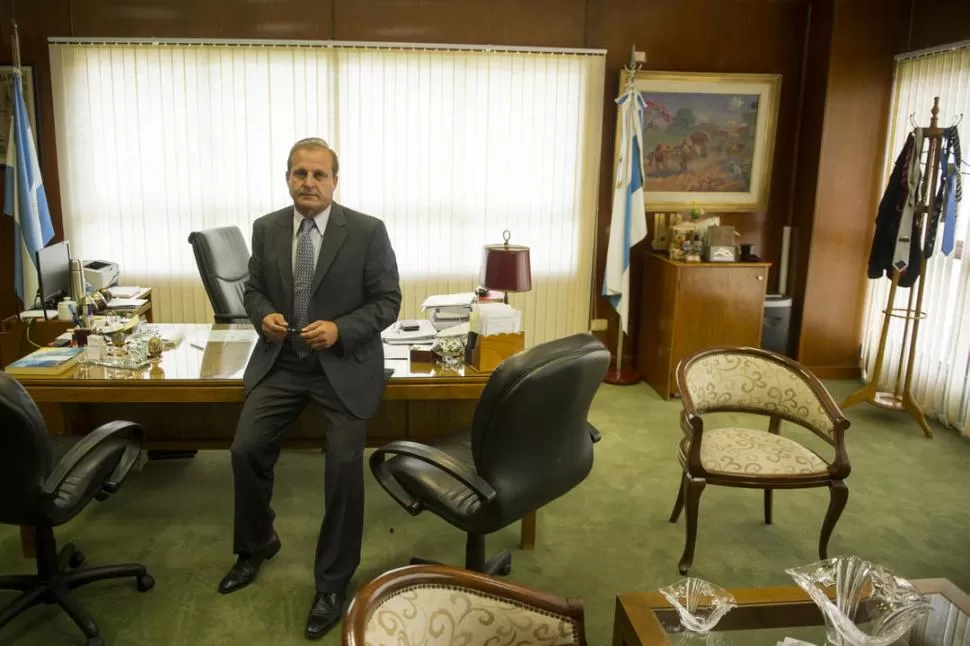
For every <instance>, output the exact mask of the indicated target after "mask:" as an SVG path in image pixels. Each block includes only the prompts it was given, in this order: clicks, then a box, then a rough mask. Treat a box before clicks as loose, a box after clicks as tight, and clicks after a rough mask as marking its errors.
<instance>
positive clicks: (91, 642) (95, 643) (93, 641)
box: [88, 635, 104, 646]
mask: <svg viewBox="0 0 970 646" xmlns="http://www.w3.org/2000/svg"><path fill="white" fill-rule="evenodd" d="M88 646H104V640H103V639H101V636H100V635H99V636H97V637H88Z"/></svg>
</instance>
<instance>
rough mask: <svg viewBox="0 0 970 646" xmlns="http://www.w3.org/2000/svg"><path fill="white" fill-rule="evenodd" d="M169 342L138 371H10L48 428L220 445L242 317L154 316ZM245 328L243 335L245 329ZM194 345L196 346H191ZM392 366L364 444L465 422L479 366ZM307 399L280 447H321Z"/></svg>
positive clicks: (233, 391) (231, 404)
mask: <svg viewBox="0 0 970 646" xmlns="http://www.w3.org/2000/svg"><path fill="white" fill-rule="evenodd" d="M155 327H157V328H158V329H159V330H160V332H161V333H162V334H163V336H168V335H171V334H174V333H176V332H180V333H181V334H182V336H183V338H182V340H181V342H180V343H179V345H178V346H177V347H175V348H173V349H171V350H166V351H165V352H164V354H163V355H162V358H161V360H160V361H158V362H157V363H156V364H153V365H152V366H150V367H147V368H145V369H144V370H140V371H135V370H124V369H117V368H105V367H101V366H95V365H85V364H78V365H76V366H74V367H73V368H71V369H70V370H69V371H68V372H66V373H64V374H62V375H58V376H56V377H31V378H28V377H19V378H18V379H19V381H20V382H21V383H22V384H23V385H24V387H25V388H26V389H27V391H28V392H29V393H30V395H31V397H33V398H34V401H35V402H36V403H37V406H38V408H39V409H40V411H41V414H42V415H43V416H44V421H45V422H46V423H47V428H48V430H49V431H50V433H52V434H54V435H84V434H86V433H88V432H90V431H92V430H93V429H95V428H96V427H97V426H99V425H100V424H103V423H105V422H108V421H111V420H116V419H125V420H131V421H134V422H138V423H140V424H141V425H142V426H143V427H144V429H145V438H146V439H145V441H146V445H145V446H146V448H148V449H169V450H183V449H227V448H229V446H230V445H231V444H232V438H233V434H234V432H235V427H236V421H237V420H238V419H239V413H240V411H241V409H242V403H243V399H244V396H243V384H242V376H243V372H244V370H245V368H246V363H247V361H248V360H249V355H250V353H251V352H252V349H253V347H254V345H255V335H254V332H253V329H252V326H249V325H209V324H187V325H180V324H161V325H157V326H155ZM247 337H248V338H247ZM200 348H201V349H200ZM385 366H386V367H388V368H392V369H394V374H393V375H392V377H391V379H390V380H389V381H388V384H387V387H386V389H385V391H384V401H383V403H382V404H381V406H380V407H379V408H378V410H377V412H376V413H375V414H374V416H373V417H372V418H371V420H370V422H369V424H368V428H367V444H368V446H380V445H382V444H385V443H387V442H390V441H393V440H405V439H406V440H413V441H416V442H424V443H428V442H432V441H434V440H435V439H437V438H440V437H443V436H446V435H450V434H452V433H455V432H457V431H460V430H462V429H463V428H466V427H467V426H468V425H469V424H471V420H472V416H473V414H474V411H475V406H476V405H477V403H478V398H479V397H480V396H481V393H482V391H483V390H484V388H485V384H486V383H487V382H488V377H489V373H482V372H477V371H475V369H474V368H472V367H471V366H465V367H462V368H459V369H458V370H442V369H440V368H437V367H435V366H434V365H431V364H412V363H411V362H410V361H409V360H386V361H385ZM319 420H320V418H319V416H317V415H314V411H313V410H312V405H311V406H310V407H308V408H307V410H306V411H305V412H304V414H303V415H302V416H301V417H300V418H299V419H298V420H297V422H296V423H295V425H294V428H292V429H290V431H289V432H288V433H287V437H286V440H285V442H284V444H285V446H289V447H304V448H305V447H322V446H324V439H325V433H324V429H323V428H322V426H321V424H320V421H319ZM534 544H535V515H534V514H530V516H529V517H527V518H526V519H525V520H524V521H523V523H522V540H521V547H522V548H523V549H532V547H533V546H534Z"/></svg>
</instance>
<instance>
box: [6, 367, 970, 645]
mask: <svg viewBox="0 0 970 646" xmlns="http://www.w3.org/2000/svg"><path fill="white" fill-rule="evenodd" d="M829 386H830V388H831V389H832V391H833V395H835V397H836V399H837V400H840V399H841V398H842V397H844V396H845V395H846V394H848V393H849V392H850V391H851V390H852V389H853V387H854V384H852V383H849V382H833V383H830V384H829ZM679 410H680V404H679V402H677V401H671V402H663V401H662V400H660V399H659V398H658V397H657V395H656V394H655V393H654V391H653V390H652V389H650V388H649V387H648V386H646V385H643V384H640V385H638V386H632V387H626V388H623V387H611V386H603V387H602V388H601V390H600V392H599V393H598V394H597V396H596V400H595V402H594V404H593V409H592V412H591V414H590V419H591V421H592V422H593V423H594V424H595V425H596V426H597V427H598V428H599V429H600V430H601V431H602V434H603V440H602V442H600V444H598V445H597V447H596V463H595V465H594V467H593V472H592V474H591V475H590V477H589V478H588V479H587V480H586V482H584V483H583V484H582V485H580V486H579V487H578V488H577V489H575V490H574V491H572V492H571V493H569V494H567V495H566V496H565V497H563V498H562V499H560V500H558V501H556V502H555V503H554V504H552V505H550V506H549V507H547V508H546V509H543V510H542V511H541V512H540V515H539V537H538V545H537V549H536V550H535V551H534V552H522V551H519V550H518V549H515V550H514V556H513V570H512V574H511V575H510V579H511V580H512V581H516V582H519V583H523V584H526V585H530V586H533V587H536V588H539V589H542V590H545V591H548V592H551V593H555V594H560V595H564V596H575V597H581V598H582V599H583V600H584V601H585V604H586V618H587V622H588V623H587V626H588V628H587V634H588V637H589V640H590V643H591V644H594V645H601V644H608V643H609V642H610V638H611V634H612V625H613V608H614V599H615V595H616V594H617V593H618V592H623V591H634V590H650V589H655V588H657V587H659V586H661V585H664V584H667V583H670V582H673V581H675V580H677V579H678V578H679V575H678V572H677V561H678V559H679V557H680V553H681V550H682V548H683V540H684V520H683V518H682V519H681V521H680V523H679V524H677V525H671V524H670V523H668V522H667V517H668V515H669V514H670V509H671V506H672V505H673V502H674V497H675V495H676V491H677V486H678V482H679V473H680V470H679V466H678V464H677V460H676V457H675V446H676V442H677V439H678V437H679V435H680V431H679V430H678V427H677V414H678V411H679ZM847 414H848V416H849V418H850V419H851V420H852V423H853V426H852V428H851V429H849V432H848V435H847V445H848V450H849V455H850V458H851V460H852V466H853V471H852V475H851V476H850V477H849V479H848V485H849V490H850V497H849V504H848V507H847V508H846V511H845V513H844V515H843V516H842V520H841V521H840V522H839V525H838V526H837V527H836V530H835V534H834V535H833V537H832V542H831V545H830V553H831V554H833V555H834V554H841V553H851V554H857V555H859V556H862V557H864V558H866V559H870V560H874V561H878V562H881V563H883V564H885V565H887V566H889V567H891V568H893V569H894V570H896V571H897V572H898V573H899V574H901V575H902V576H905V577H910V578H925V577H946V578H949V579H950V580H952V581H953V582H954V583H955V584H957V585H958V586H960V587H961V588H963V589H964V590H968V591H970V558H968V557H967V554H968V549H967V548H968V543H970V511H968V509H970V507H968V505H967V502H966V501H967V496H968V495H970V442H968V440H966V439H964V438H961V437H959V436H958V435H957V434H956V433H954V432H953V431H951V430H946V429H943V428H937V429H936V433H935V438H934V439H932V440H927V439H925V438H924V437H923V434H922V433H921V432H920V430H919V428H918V427H917V426H916V425H915V424H914V423H913V422H912V421H910V420H909V419H908V418H907V417H906V416H905V415H903V414H901V413H893V412H890V411H883V410H881V409H876V408H872V407H868V406H865V405H860V406H856V407H854V408H851V409H849V410H848V411H847ZM789 429H790V430H789ZM783 432H786V433H788V434H790V435H791V436H792V437H797V438H799V439H806V438H807V440H806V441H807V442H808V443H811V444H812V445H813V446H819V445H820V443H819V442H817V441H815V442H812V441H811V440H814V439H815V438H814V437H811V436H810V434H808V433H807V432H804V431H801V430H799V429H795V428H792V427H790V426H787V425H786V427H785V429H784V431H783ZM823 455H827V453H826V454H823ZM276 472H277V480H276V493H275V499H274V508H275V510H276V512H277V525H276V526H277V530H278V531H279V534H280V536H281V538H282V540H283V550H282V551H281V552H280V554H279V556H277V557H276V559H274V560H273V561H271V562H269V563H268V564H267V565H266V566H264V568H263V570H262V571H261V572H260V576H259V579H258V580H257V582H256V583H255V584H253V585H252V586H250V587H249V588H248V589H246V590H243V591H241V592H238V593H236V594H233V595H229V596H222V595H220V594H218V593H216V585H217V583H218V581H219V579H220V578H221V577H222V575H223V574H224V573H225V571H226V570H227V568H228V567H229V566H230V565H232V563H233V556H232V554H231V544H232V541H231V532H232V496H231V488H232V474H231V470H230V464H229V454H228V452H225V451H219V452H216V451H210V452H202V453H200V454H199V455H198V456H197V457H196V458H195V459H192V460H179V461H171V462H150V463H149V464H148V465H147V466H146V467H145V469H144V470H143V471H142V472H140V473H136V474H132V476H131V477H130V478H129V479H128V481H127V482H126V484H125V487H124V488H123V489H122V490H121V492H119V493H118V494H117V495H116V496H114V497H112V498H111V499H109V500H108V501H107V502H104V503H100V504H92V505H91V506H90V507H89V509H88V510H87V511H86V512H85V513H83V514H82V515H80V516H79V517H78V518H76V519H75V520H73V521H72V522H70V523H68V524H67V525H66V526H63V527H61V528H59V529H58V531H57V537H58V540H59V541H60V542H61V543H65V542H67V541H68V540H70V541H72V542H74V543H75V544H77V545H78V546H79V547H80V548H81V549H82V550H83V551H84V552H85V554H86V555H87V562H88V564H89V565H92V566H94V565H102V564H108V563H115V562H123V561H139V562H142V563H144V564H145V565H147V566H148V568H149V571H150V572H151V573H152V574H153V575H154V576H155V579H156V581H157V584H156V586H155V589H154V590H152V591H150V592H147V593H144V594H142V593H138V592H137V591H136V590H135V584H134V582H133V581H131V582H129V581H120V582H104V583H95V584H91V585H89V586H86V587H83V588H80V589H78V590H77V591H76V592H75V594H76V595H77V598H78V599H79V600H80V601H81V602H82V603H83V604H84V605H85V606H86V607H87V609H88V610H89V611H90V612H91V613H92V614H93V615H94V617H95V618H96V619H97V621H98V623H99V626H100V628H101V632H102V635H103V636H104V637H105V642H106V643H107V644H109V646H121V645H127V644H139V645H156V644H157V645H165V646H177V645H182V644H186V645H192V646H195V645H201V644H205V645H209V646H217V645H219V644H242V643H245V644H273V645H274V646H285V645H287V644H305V643H307V641H306V640H305V638H304V637H303V627H304V622H305V618H306V612H307V610H308V608H309V604H310V602H311V600H312V597H313V583H312V560H313V551H314V546H315V542H316V538H317V531H318V528H319V524H320V519H321V515H322V512H323V456H322V455H320V453H319V452H316V451H287V452H285V453H284V455H283V456H282V458H281V460H280V462H279V464H278V466H277V470H276ZM827 496H828V494H827V491H824V490H808V491H789V492H786V491H782V492H777V493H776V494H775V515H774V524H773V525H772V526H765V525H763V524H762V522H761V507H762V505H761V492H760V491H754V490H740V489H726V488H720V487H708V488H707V490H706V491H705V492H704V496H703V498H702V499H701V511H700V531H699V537H698V541H697V550H696V554H695V558H694V567H693V569H692V571H691V574H692V575H695V576H699V577H703V578H706V579H708V580H711V581H714V582H716V583H718V584H720V585H723V586H759V585H787V584H789V583H790V579H789V578H788V576H787V575H786V574H785V572H784V568H785V567H788V566H792V565H797V564H802V563H807V562H809V561H812V560H815V558H816V549H817V548H816V546H817V541H818V531H819V528H820V527H821V522H822V517H823V516H824V514H825V509H826V505H827V500H828V497H827ZM518 531H519V526H518V524H515V525H513V526H511V527H508V528H506V529H505V530H503V531H501V532H499V533H497V534H495V535H493V536H492V537H490V539H489V551H490V552H492V551H495V550H499V549H505V548H516V545H517V540H518ZM463 553H464V540H463V536H462V535H461V534H460V533H459V532H458V531H457V530H455V529H453V528H452V527H451V526H450V525H447V524H446V523H445V522H443V521H441V520H440V519H438V518H437V517H435V516H433V515H432V514H430V513H425V514H422V515H421V516H419V517H417V518H412V517H410V516H409V515H408V514H407V513H405V512H404V511H403V510H402V509H400V508H399V507H398V506H397V505H396V504H395V503H394V502H393V501H392V500H391V499H390V498H389V497H388V496H387V495H386V494H385V493H384V491H383V490H382V489H381V488H380V487H379V486H378V485H377V483H376V482H375V481H374V479H373V477H372V476H371V475H370V473H368V474H367V527H366V534H365V538H364V552H363V562H362V565H361V567H360V569H359V570H358V572H357V576H356V577H355V579H354V583H353V585H354V587H356V586H359V585H361V584H363V583H364V582H366V581H368V580H369V579H371V578H373V577H374V576H376V575H377V574H379V573H381V572H383V571H385V570H388V569H390V568H394V567H397V566H400V565H404V564H406V563H407V560H408V558H409V557H410V556H411V555H413V554H420V555H422V556H425V557H429V558H435V559H438V560H443V561H446V562H449V563H453V564H460V563H461V561H462V558H463ZM29 571H32V564H31V562H30V561H27V560H25V559H23V558H22V557H21V556H20V546H19V536H18V534H17V532H16V529H15V528H10V527H3V528H2V529H0V574H13V573H22V572H29ZM14 595H15V593H12V592H0V604H5V603H6V602H8V601H9V600H11V599H13V598H14ZM339 642H340V638H339V630H334V631H333V632H332V633H331V634H330V635H328V636H327V638H326V639H325V640H324V641H323V642H321V643H323V644H331V645H333V644H339ZM0 643H3V644H12V645H17V646H22V645H27V644H44V645H48V644H51V645H59V644H83V643H84V640H83V639H82V637H81V635H80V632H79V631H77V630H76V629H75V627H74V625H73V624H72V623H71V621H70V619H69V618H68V617H67V616H66V615H65V614H63V613H62V612H61V611H60V610H59V609H57V607H56V606H43V607H35V608H33V609H31V610H29V611H28V612H27V613H25V614H23V615H21V616H20V617H19V618H18V619H17V620H15V621H14V622H13V623H11V624H10V625H8V626H7V627H6V628H4V629H3V630H2V631H0Z"/></svg>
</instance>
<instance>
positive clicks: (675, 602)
mask: <svg viewBox="0 0 970 646" xmlns="http://www.w3.org/2000/svg"><path fill="white" fill-rule="evenodd" d="M659 592H660V594H662V595H663V596H664V598H666V599H667V601H669V602H670V604H671V605H672V606H673V607H674V609H675V610H676V611H677V614H678V615H680V623H681V625H683V626H684V628H686V629H687V630H689V631H691V632H695V633H706V632H709V631H710V630H711V629H713V628H714V626H716V625H717V622H719V621H720V620H721V617H723V616H724V615H726V614H727V613H728V611H729V610H731V609H732V608H734V607H736V606H737V605H738V604H737V602H736V601H735V600H734V597H733V596H732V595H731V593H730V592H728V591H727V590H725V589H724V588H719V587H718V586H716V585H714V584H713V583H710V582H708V581H705V580H704V579H697V578H694V577H688V578H686V579H681V580H680V581H678V582H677V583H674V584H672V585H668V586H666V587H663V588H660V590H659Z"/></svg>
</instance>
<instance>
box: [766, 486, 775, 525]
mask: <svg viewBox="0 0 970 646" xmlns="http://www.w3.org/2000/svg"><path fill="white" fill-rule="evenodd" d="M772 493H774V490H772V489H765V525H770V524H771V498H772Z"/></svg>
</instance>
